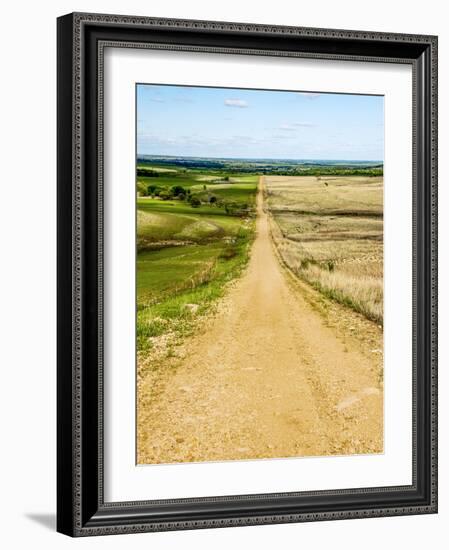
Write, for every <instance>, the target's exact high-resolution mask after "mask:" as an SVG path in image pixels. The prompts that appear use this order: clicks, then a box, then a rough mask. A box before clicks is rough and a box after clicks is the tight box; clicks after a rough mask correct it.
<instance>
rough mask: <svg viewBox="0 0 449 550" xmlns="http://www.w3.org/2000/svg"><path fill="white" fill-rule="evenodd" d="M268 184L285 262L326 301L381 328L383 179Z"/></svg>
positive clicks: (302, 179) (274, 231)
mask: <svg viewBox="0 0 449 550" xmlns="http://www.w3.org/2000/svg"><path fill="white" fill-rule="evenodd" d="M264 180H265V198H266V204H267V208H268V210H269V212H270V214H271V221H272V223H271V228H272V237H273V240H274V242H275V244H276V247H277V249H278V252H279V254H280V256H281V258H282V260H283V262H284V263H285V264H286V265H287V266H288V267H289V268H290V270H291V271H293V272H294V273H295V274H296V275H297V276H299V277H300V278H301V279H303V280H305V281H306V282H308V283H309V284H311V285H312V286H313V287H315V288H316V289H317V290H319V291H320V292H322V293H323V294H325V295H326V296H328V297H330V298H332V299H334V300H337V301H338V302H340V303H343V304H345V305H348V306H350V307H352V308H353V309H354V310H356V311H358V312H359V313H362V314H363V315H365V316H366V317H367V318H368V319H371V320H373V321H376V322H377V323H380V324H381V323H382V321H383V178H381V177H358V176H356V177H354V176H347V177H344V176H331V177H328V178H325V177H321V178H320V177H315V176H307V177H282V176H279V177H265V178H264ZM273 222H274V223H273Z"/></svg>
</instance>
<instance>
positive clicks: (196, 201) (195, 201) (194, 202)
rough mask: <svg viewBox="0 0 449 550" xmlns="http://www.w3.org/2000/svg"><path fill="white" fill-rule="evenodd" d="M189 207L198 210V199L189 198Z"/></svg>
mask: <svg viewBox="0 0 449 550" xmlns="http://www.w3.org/2000/svg"><path fill="white" fill-rule="evenodd" d="M190 206H193V208H198V206H201V201H200V199H199V198H198V197H191V198H190Z"/></svg>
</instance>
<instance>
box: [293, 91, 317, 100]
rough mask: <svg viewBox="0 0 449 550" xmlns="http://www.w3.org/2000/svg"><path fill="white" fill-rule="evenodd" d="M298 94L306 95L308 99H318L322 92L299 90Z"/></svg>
mask: <svg viewBox="0 0 449 550" xmlns="http://www.w3.org/2000/svg"><path fill="white" fill-rule="evenodd" d="M298 95H300V96H302V97H306V98H307V99H317V98H319V97H320V95H321V94H319V93H317V92H298Z"/></svg>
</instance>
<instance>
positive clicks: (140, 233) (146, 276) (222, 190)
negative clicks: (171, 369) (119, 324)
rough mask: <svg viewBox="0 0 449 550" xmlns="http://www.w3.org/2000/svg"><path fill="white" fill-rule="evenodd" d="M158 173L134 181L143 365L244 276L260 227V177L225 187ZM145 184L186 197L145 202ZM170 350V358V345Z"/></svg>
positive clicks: (205, 177)
mask: <svg viewBox="0 0 449 550" xmlns="http://www.w3.org/2000/svg"><path fill="white" fill-rule="evenodd" d="M161 174H163V175H159V176H157V177H148V178H146V177H143V178H142V177H141V176H139V175H138V177H137V192H138V198H137V349H138V352H139V354H140V357H141V359H142V358H145V361H144V363H145V366H146V367H147V366H148V358H150V363H151V355H152V354H151V349H152V348H153V347H154V346H155V345H157V340H158V338H161V337H162V338H168V339H169V340H170V341H171V342H180V341H182V338H183V337H184V336H185V335H186V334H189V333H190V332H192V331H193V330H194V328H195V326H196V321H197V319H198V318H200V317H201V316H202V315H204V314H205V313H207V312H208V311H209V310H210V308H211V307H213V305H214V303H215V301H216V300H217V298H219V297H220V296H222V295H223V292H224V288H225V284H226V283H227V282H228V281H231V280H232V279H233V278H235V277H236V276H238V275H239V273H240V272H241V270H242V269H243V268H244V266H245V265H246V263H247V260H248V255H249V250H250V246H251V242H252V239H253V236H254V225H255V224H254V201H255V194H256V189H257V180H258V177H257V176H248V175H245V176H242V177H236V176H235V175H233V177H232V178H229V181H225V182H223V177H222V175H221V176H217V175H215V174H210V173H209V172H207V171H206V172H205V173H197V172H195V173H186V170H183V171H182V172H170V173H168V172H163V173H162V172H161ZM213 181H216V183H214V182H213ZM148 185H157V187H158V188H159V189H163V190H168V191H170V190H171V189H172V188H173V187H174V186H181V187H182V188H183V189H184V190H187V189H188V190H189V193H188V194H187V193H185V194H184V193H183V196H181V198H179V197H171V198H166V197H164V199H162V198H160V197H158V196H157V195H152V196H148V195H144V196H142V195H143V193H146V192H145V188H144V187H145V186H148ZM212 195H213V196H214V197H216V200H215V201H214V202H213V203H212V202H211V201H210V197H211V196H212ZM192 197H195V198H196V199H197V202H196V203H195V205H192V204H191V203H190V202H189V199H191V198H192ZM198 203H199V204H198ZM165 347H166V348H167V353H169V352H170V345H168V346H165ZM151 366H152V365H151V364H150V367H151Z"/></svg>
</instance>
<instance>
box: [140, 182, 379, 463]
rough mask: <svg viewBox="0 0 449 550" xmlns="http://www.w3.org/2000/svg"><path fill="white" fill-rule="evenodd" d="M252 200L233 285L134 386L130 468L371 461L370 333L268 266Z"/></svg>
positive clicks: (375, 346) (274, 261)
mask: <svg viewBox="0 0 449 550" xmlns="http://www.w3.org/2000/svg"><path fill="white" fill-rule="evenodd" d="M262 188H263V181H262V182H261V184H260V185H259V191H258V195H257V226H256V232H257V233H256V239H255V241H254V244H253V249H252V253H251V259H250V262H249V265H248V267H247V269H246V271H245V272H244V274H243V276H242V277H241V278H240V279H239V280H238V281H237V282H236V283H235V284H234V285H233V287H232V288H231V289H230V291H229V292H228V293H227V296H226V298H225V299H224V300H223V303H222V304H221V305H220V308H219V311H218V313H217V314H216V315H215V316H214V317H213V318H212V319H211V320H210V321H208V323H207V324H206V325H205V327H204V330H203V332H201V333H200V334H198V335H197V336H195V337H193V338H191V339H190V340H189V342H188V347H186V348H185V349H181V350H179V356H178V357H177V358H174V359H173V361H172V364H171V366H172V368H167V369H164V373H162V374H161V373H158V375H157V376H155V375H154V374H151V373H149V374H148V375H147V376H146V377H145V378H144V379H142V380H140V382H139V406H138V433H139V445H138V447H139V448H138V462H139V463H161V462H162V463H167V462H185V461H211V460H225V459H249V458H269V457H288V456H310V455H329V454H352V453H357V454H360V453H372V452H376V453H379V452H382V449H383V438H382V432H383V413H382V411H383V392H382V367H381V364H382V356H381V351H380V348H381V347H382V344H381V329H380V328H379V327H377V326H376V325H374V324H373V323H371V322H369V321H366V320H365V319H364V318H362V317H361V316H359V315H357V314H355V313H353V312H352V311H349V310H348V309H347V308H344V307H342V306H339V305H337V304H330V303H327V302H325V301H324V299H323V298H322V297H321V296H319V295H318V293H316V292H315V291H312V290H311V289H309V288H308V287H307V285H304V284H303V283H300V282H297V281H295V280H293V277H291V275H289V273H287V272H286V270H285V268H283V267H282V266H281V265H280V262H279V260H278V257H277V255H276V251H275V249H274V245H273V243H272V240H271V238H270V221H269V216H268V214H267V213H266V212H265V211H264V206H263V189H262Z"/></svg>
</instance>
